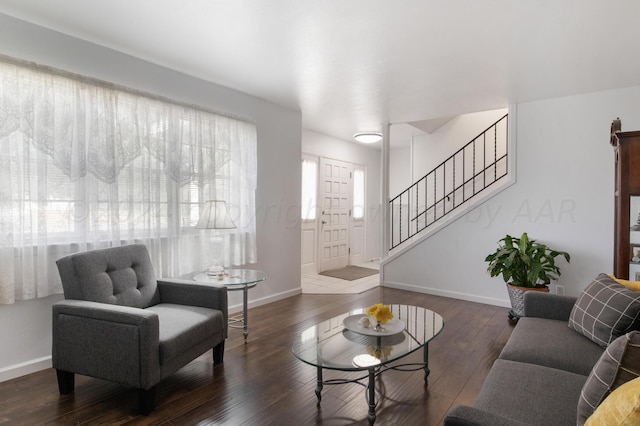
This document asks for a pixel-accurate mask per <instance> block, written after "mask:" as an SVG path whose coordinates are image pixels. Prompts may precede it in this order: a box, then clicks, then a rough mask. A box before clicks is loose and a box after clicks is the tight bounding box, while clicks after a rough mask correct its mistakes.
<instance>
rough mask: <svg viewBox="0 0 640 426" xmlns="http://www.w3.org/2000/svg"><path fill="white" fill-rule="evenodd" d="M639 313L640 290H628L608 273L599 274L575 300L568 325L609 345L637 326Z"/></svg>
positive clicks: (599, 342) (598, 341) (602, 344)
mask: <svg viewBox="0 0 640 426" xmlns="http://www.w3.org/2000/svg"><path fill="white" fill-rule="evenodd" d="M639 315H640V292H635V291H632V290H629V289H628V288H626V287H625V286H623V285H622V284H619V283H617V282H616V281H615V280H614V279H612V278H611V277H609V276H608V275H607V274H599V275H598V276H597V277H596V278H595V280H593V282H592V283H591V284H589V286H588V287H587V288H585V289H584V291H583V292H582V294H581V295H580V297H578V300H577V301H576V303H575V305H574V306H573V309H572V310H571V316H570V317H569V327H570V328H572V329H573V330H575V331H577V332H578V333H580V334H582V335H584V336H586V337H588V338H589V339H591V340H592V341H594V342H595V343H597V344H598V345H600V346H603V347H606V346H607V345H608V344H609V343H611V342H612V341H613V340H614V339H615V338H616V337H619V336H622V335H623V334H625V333H627V332H628V331H631V330H632V329H635V328H636V327H637V325H638V324H637V321H638V316H639Z"/></svg>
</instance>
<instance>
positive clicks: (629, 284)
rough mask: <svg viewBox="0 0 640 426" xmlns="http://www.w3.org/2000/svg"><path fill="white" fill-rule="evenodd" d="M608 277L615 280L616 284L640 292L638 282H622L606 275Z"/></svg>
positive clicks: (611, 275)
mask: <svg viewBox="0 0 640 426" xmlns="http://www.w3.org/2000/svg"><path fill="white" fill-rule="evenodd" d="M608 275H609V277H611V278H613V279H614V280H616V282H617V283H619V284H622V285H623V286H625V287H626V288H628V289H629V290H633V291H640V281H631V280H623V279H622V278H616V276H615V275H613V274H608Z"/></svg>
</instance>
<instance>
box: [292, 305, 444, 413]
mask: <svg viewBox="0 0 640 426" xmlns="http://www.w3.org/2000/svg"><path fill="white" fill-rule="evenodd" d="M389 307H390V308H391V312H392V313H393V320H391V321H390V322H389V323H388V324H385V326H384V327H385V330H384V331H381V332H376V331H374V330H373V329H371V328H365V327H363V326H362V324H361V322H360V318H361V317H363V316H366V315H365V314H364V313H365V310H366V307H365V308H359V309H354V310H351V311H349V312H347V313H345V314H342V315H339V316H337V317H334V318H331V319H328V320H326V321H323V322H321V323H319V324H317V325H314V326H312V327H309V328H307V329H306V330H304V331H302V332H301V333H300V336H298V338H297V340H296V341H295V342H294V344H293V348H292V350H293V354H294V355H295V357H296V358H298V359H299V360H300V361H302V362H304V363H307V364H309V365H311V366H313V367H316V368H317V374H318V377H317V386H316V397H317V398H318V405H319V404H320V402H321V400H322V389H323V387H324V386H325V385H338V384H345V383H356V384H359V385H361V386H363V387H364V388H365V389H366V391H365V396H366V399H367V404H368V405H369V412H368V415H367V418H368V420H369V424H370V425H372V424H373V423H374V422H375V420H376V406H377V405H378V402H377V400H376V395H375V392H376V377H378V376H379V375H380V374H382V373H383V372H385V371H387V370H400V371H417V370H423V371H424V381H425V384H426V383H427V379H428V377H429V342H430V341H431V340H432V339H434V338H435V337H436V336H437V335H438V334H439V333H440V331H442V329H443V328H444V321H443V319H442V317H441V316H440V315H439V314H437V313H436V312H433V311H431V310H429V309H425V308H422V307H419V306H410V305H389ZM420 349H422V351H423V357H422V362H418V363H401V360H402V359H403V358H405V357H406V356H407V355H409V354H411V353H413V352H415V351H418V350H420ZM325 369H327V370H338V371H344V372H358V371H361V372H367V374H366V375H363V376H360V377H357V378H354V379H332V380H323V378H322V371H323V370H325Z"/></svg>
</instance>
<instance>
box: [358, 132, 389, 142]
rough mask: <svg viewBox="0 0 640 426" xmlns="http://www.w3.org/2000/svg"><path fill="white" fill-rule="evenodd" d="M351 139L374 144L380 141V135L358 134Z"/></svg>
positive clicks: (375, 133)
mask: <svg viewBox="0 0 640 426" xmlns="http://www.w3.org/2000/svg"><path fill="white" fill-rule="evenodd" d="M353 138H354V139H355V140H356V141H358V142H360V143H376V142H380V141H381V140H382V133H379V132H360V133H356V134H355V135H353Z"/></svg>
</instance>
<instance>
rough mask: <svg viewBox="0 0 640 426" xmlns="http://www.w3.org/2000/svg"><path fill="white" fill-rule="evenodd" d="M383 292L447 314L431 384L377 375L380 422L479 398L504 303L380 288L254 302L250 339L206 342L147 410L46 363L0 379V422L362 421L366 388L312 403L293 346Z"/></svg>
mask: <svg viewBox="0 0 640 426" xmlns="http://www.w3.org/2000/svg"><path fill="white" fill-rule="evenodd" d="M381 301H382V302H385V303H404V304H413V305H420V306H424V307H427V308H429V309H431V310H434V311H436V312H438V313H439V314H441V315H442V316H443V317H444V320H445V327H444V330H443V331H442V333H441V334H440V335H439V336H438V337H436V338H435V340H433V341H432V342H431V343H430V345H429V367H430V370H431V375H430V376H429V385H428V386H426V387H425V385H424V382H423V375H422V372H420V371H416V372H411V373H408V372H398V371H388V372H386V373H385V374H383V375H382V376H381V377H382V380H381V381H380V386H381V388H380V389H379V390H380V391H381V392H382V393H383V394H384V397H383V398H380V402H379V405H378V408H377V415H378V418H377V421H376V425H440V424H442V421H443V418H444V416H445V414H446V412H447V410H448V409H449V408H450V407H451V406H452V405H454V404H470V403H472V402H473V400H474V399H475V397H476V395H477V393H478V391H479V389H480V387H481V386H482V383H483V381H484V379H485V377H486V375H487V373H488V371H489V368H490V367H491V364H492V363H493V361H494V360H495V359H496V357H497V356H498V354H499V353H500V350H501V349H502V347H503V346H504V344H505V342H506V340H507V339H508V338H509V335H510V334H511V331H512V329H513V324H510V322H509V321H508V319H507V312H508V309H507V308H500V307H495V306H489V305H483V304H479V303H472V302H466V301H462V300H455V299H448V298H444V297H437V296H429V295H425V294H419V293H412V292H407V291H400V290H394V289H384V288H376V289H373V290H369V291H367V292H364V293H361V294H348V295H306V294H304V295H300V296H296V297H291V298H289V299H285V300H281V301H278V302H275V303H272V304H269V305H265V306H260V307H257V308H254V309H250V311H249V315H250V334H249V340H248V343H247V344H246V345H245V344H244V343H243V339H242V331H241V330H237V329H230V333H229V334H230V336H229V339H228V340H227V343H226V350H225V355H224V363H223V364H221V365H217V366H215V367H214V366H213V365H212V354H211V351H209V352H208V353H206V354H204V355H203V356H201V357H199V358H198V359H196V360H194V361H193V362H191V363H190V364H188V365H187V366H186V367H184V368H183V369H181V370H180V371H178V372H177V373H176V374H174V375H172V376H170V377H168V378H167V379H165V380H164V381H163V382H161V383H160V384H159V385H158V387H157V391H156V392H157V393H156V409H155V411H154V412H153V413H152V414H151V415H149V416H147V417H143V416H139V415H137V393H136V391H135V390H132V389H125V388H123V387H120V386H118V385H116V384H113V383H110V382H106V381H102V380H98V379H93V378H89V377H83V376H76V388H75V392H74V393H73V394H71V395H59V393H58V389H57V384H56V374H55V371H54V370H53V369H48V370H45V371H41V372H38V373H34V374H31V375H28V376H24V377H20V378H18V379H15V380H11V381H7V382H3V383H0V424H7V425H21V424H25V425H39V424H45V425H77V424H82V425H102V424H108V425H115V424H119V425H151V424H153V425H214V424H225V425H350V424H358V425H365V424H368V423H367V421H366V418H367V404H366V401H365V394H364V388H363V387H361V386H358V385H353V384H346V385H339V386H326V387H325V389H324V391H323V398H322V403H321V405H320V406H317V405H316V396H315V393H314V389H315V386H316V384H315V380H316V370H315V369H314V368H313V367H311V366H309V365H307V364H304V363H302V362H300V361H298V360H297V359H296V358H295V357H294V356H293V354H292V353H291V345H292V342H293V340H294V339H295V337H296V336H297V334H298V333H299V332H300V331H302V330H304V329H305V328H307V327H309V326H311V325H313V324H315V323H316V322H319V321H321V320H324V319H328V318H331V317H333V316H336V315H339V314H342V313H344V312H347V311H348V310H349V309H352V308H356V307H363V306H369V305H371V304H373V303H378V302H381ZM421 356H422V355H421V352H418V353H415V354H412V355H410V357H415V359H416V361H419V360H420V358H421ZM334 376H335V377H338V376H337V375H336V374H334V373H333V372H328V373H325V379H327V378H331V377H334Z"/></svg>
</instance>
